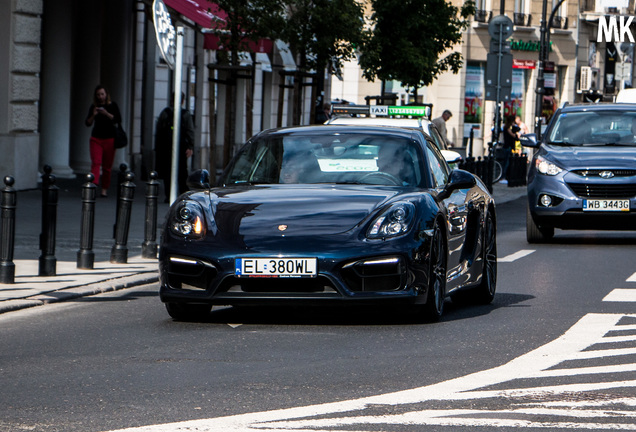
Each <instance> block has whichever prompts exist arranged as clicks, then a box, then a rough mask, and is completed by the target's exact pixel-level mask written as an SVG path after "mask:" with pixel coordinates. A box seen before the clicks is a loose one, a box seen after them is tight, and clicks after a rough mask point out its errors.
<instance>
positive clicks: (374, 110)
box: [331, 104, 431, 117]
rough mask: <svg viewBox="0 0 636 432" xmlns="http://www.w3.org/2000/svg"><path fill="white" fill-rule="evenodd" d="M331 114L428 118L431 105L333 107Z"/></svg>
mask: <svg viewBox="0 0 636 432" xmlns="http://www.w3.org/2000/svg"><path fill="white" fill-rule="evenodd" d="M331 112H332V113H333V114H335V115H366V116H368V115H374V116H376V117H386V116H408V117H430V115H431V105H430V104H427V105H425V106H417V105H333V106H332V108H331Z"/></svg>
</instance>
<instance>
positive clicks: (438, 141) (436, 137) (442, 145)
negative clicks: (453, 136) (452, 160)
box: [429, 124, 447, 150]
mask: <svg viewBox="0 0 636 432" xmlns="http://www.w3.org/2000/svg"><path fill="white" fill-rule="evenodd" d="M429 132H430V135H431V138H433V141H434V142H435V147H437V148H438V149H440V150H447V148H446V142H445V141H444V138H442V136H441V135H440V133H439V131H438V130H437V128H436V127H435V125H434V124H431V125H429Z"/></svg>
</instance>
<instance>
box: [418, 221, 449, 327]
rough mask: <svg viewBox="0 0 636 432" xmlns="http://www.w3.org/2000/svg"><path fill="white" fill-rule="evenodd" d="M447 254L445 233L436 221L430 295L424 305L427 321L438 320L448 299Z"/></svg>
mask: <svg viewBox="0 0 636 432" xmlns="http://www.w3.org/2000/svg"><path fill="white" fill-rule="evenodd" d="M446 255H447V254H446V242H445V240H444V233H443V232H442V229H441V227H440V225H439V223H436V224H435V228H434V231H433V238H432V240H431V255H430V264H429V275H428V295H427V298H426V304H425V305H424V306H423V309H424V310H423V315H424V316H423V319H424V320H425V321H426V322H437V321H439V320H440V318H441V317H442V314H443V313H444V301H445V299H446V264H447V256H446Z"/></svg>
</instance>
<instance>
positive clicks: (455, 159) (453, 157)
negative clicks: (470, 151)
mask: <svg viewBox="0 0 636 432" xmlns="http://www.w3.org/2000/svg"><path fill="white" fill-rule="evenodd" d="M441 152H442V156H444V160H445V161H446V163H447V164H449V165H451V164H456V163H459V162H461V160H462V155H460V154H459V153H457V152H456V151H452V150H441Z"/></svg>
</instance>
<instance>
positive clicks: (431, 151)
mask: <svg viewBox="0 0 636 432" xmlns="http://www.w3.org/2000/svg"><path fill="white" fill-rule="evenodd" d="M426 161H427V163H428V167H429V169H430V170H431V175H432V177H433V186H434V187H436V188H437V187H441V186H443V185H445V184H446V182H447V181H448V176H449V172H448V165H447V164H446V161H445V160H444V158H443V157H442V154H441V153H440V151H439V149H438V148H437V146H435V144H433V143H432V142H430V141H427V142H426Z"/></svg>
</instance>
